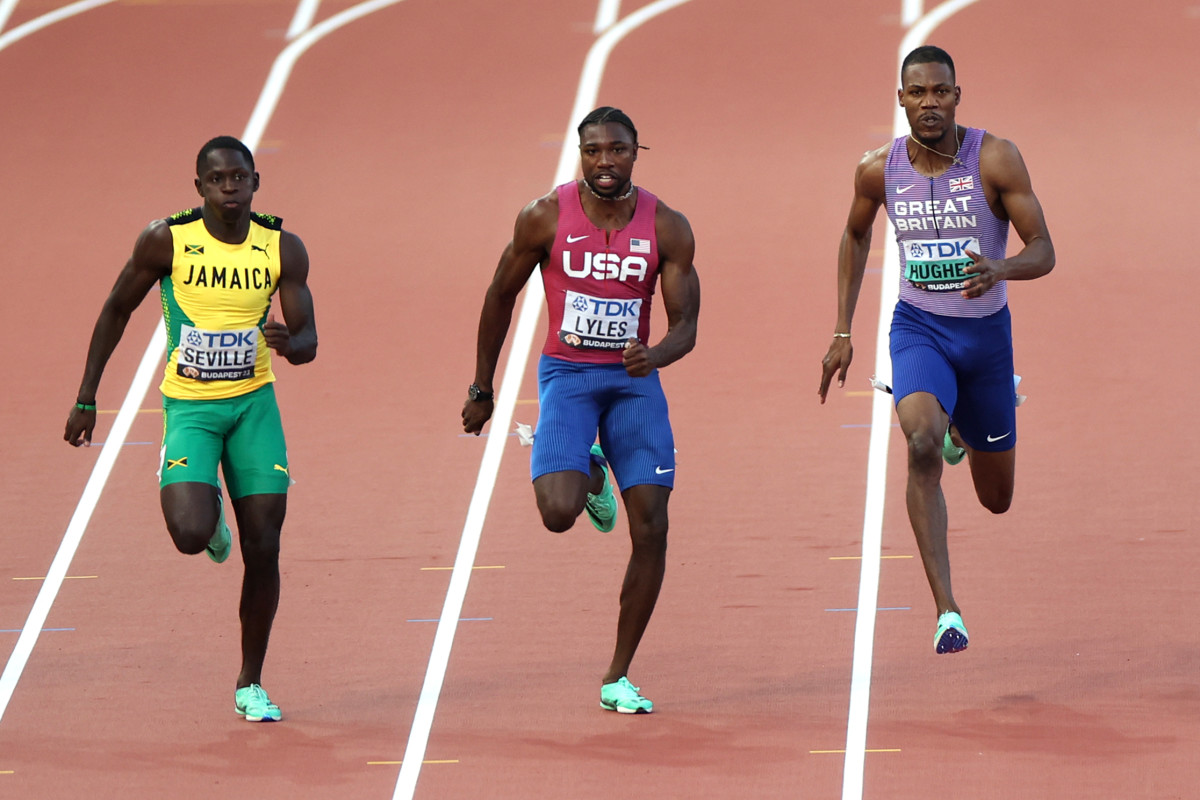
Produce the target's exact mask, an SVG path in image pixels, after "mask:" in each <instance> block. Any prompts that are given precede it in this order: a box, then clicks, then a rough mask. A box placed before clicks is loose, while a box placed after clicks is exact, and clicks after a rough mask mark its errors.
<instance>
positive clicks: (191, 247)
mask: <svg viewBox="0 0 1200 800" xmlns="http://www.w3.org/2000/svg"><path fill="white" fill-rule="evenodd" d="M183 254H184V255H185V256H202V255H204V245H202V244H185V245H184V246H183Z"/></svg>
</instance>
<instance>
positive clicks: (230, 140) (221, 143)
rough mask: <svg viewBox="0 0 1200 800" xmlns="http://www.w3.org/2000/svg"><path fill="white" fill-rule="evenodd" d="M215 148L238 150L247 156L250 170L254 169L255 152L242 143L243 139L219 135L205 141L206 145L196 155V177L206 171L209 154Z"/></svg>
mask: <svg viewBox="0 0 1200 800" xmlns="http://www.w3.org/2000/svg"><path fill="white" fill-rule="evenodd" d="M213 150H237V151H238V152H239V153H241V154H242V155H244V156H245V157H246V161H247V162H249V164H250V171H251V172H253V171H254V154H253V153H251V152H250V148H249V147H246V145H244V144H242V141H241V139H236V138H234V137H233V136H217V137H214V138H212V139H209V140H208V141H207V142H205V143H204V147H201V148H200V153H199V154H198V155H197V156H196V177H197V178H199V177H200V176H201V175H202V174H203V173H204V167H205V162H206V161H207V160H208V154H209V153H211V152H212V151H213Z"/></svg>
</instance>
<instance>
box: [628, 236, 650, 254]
mask: <svg viewBox="0 0 1200 800" xmlns="http://www.w3.org/2000/svg"><path fill="white" fill-rule="evenodd" d="M629 252H631V253H647V254H649V253H650V240H649V239H630V240H629Z"/></svg>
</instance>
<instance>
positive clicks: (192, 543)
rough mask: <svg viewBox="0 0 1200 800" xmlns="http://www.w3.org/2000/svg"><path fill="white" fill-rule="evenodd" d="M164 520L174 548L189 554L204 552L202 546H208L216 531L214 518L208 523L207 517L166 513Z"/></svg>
mask: <svg viewBox="0 0 1200 800" xmlns="http://www.w3.org/2000/svg"><path fill="white" fill-rule="evenodd" d="M166 522H167V532H168V533H169V534H171V541H172V542H173V543H174V544H175V548H176V549H177V550H178V551H179V552H181V553H184V554H186V555H189V556H194V555H196V554H197V553H202V552H204V548H205V547H207V546H208V543H209V541H211V540H212V537H213V534H214V533H216V531H217V520H216V519H215V518H214V519H213V520H212V522H211V523H209V521H208V520H207V519H196V518H195V517H184V516H182V515H168V516H167V517H166Z"/></svg>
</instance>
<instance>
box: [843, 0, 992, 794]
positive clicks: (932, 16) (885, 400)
mask: <svg viewBox="0 0 1200 800" xmlns="http://www.w3.org/2000/svg"><path fill="white" fill-rule="evenodd" d="M911 2H912V0H905V10H906V12H907V10H908V8H909V4H910V3H911ZM975 2H978V0H945V2H943V3H942V4H941V5H939V6H938V7H937V8H935V9H933V10H932V11H930V12H929V13H927V14H925V15H924V16H922V17H921V18H920V19H918V20H916V22H915V23H914V24H913V25H912V27H910V28H909V29H908V32H907V33H905V35H904V38H903V39H902V40H901V43H900V51H899V53H898V55H897V57H896V74H897V75H899V73H900V63H901V62H902V61H903V60H904V57H905V56H906V55H908V53H909V52H911V51H912V50H913V49H915V48H917V47H920V46H921V45H922V44H923V43H924V42H925V40H926V39H927V38H928V37H929V35H930V34H931V33H933V30H934V29H935V28H937V26H938V25H940V24H941V23H942V22H944V21H945V20H947V19H949V18H950V17H951V16H953V15H954V14H956V13H958V12H959V11H961V10H962V9H964V8H966V7H967V6H969V5H971V4H972V3H975ZM907 131H908V119H907V117H906V116H905V114H904V109H902V108H900V106H899V104H897V105H896V109H895V112H894V115H893V121H892V132H893V136H896V137H899V136H903V135H904V134H905V133H906V132H907ZM880 280H881V284H880V287H881V288H880V293H879V324H878V328H877V330H876V335H875V374H876V376H877V377H879V379H880V380H883V381H885V382H887V383H889V384H890V383H891V372H892V364H891V356H890V354H889V350H888V329H889V327H890V322H891V315H892V311H893V309H894V308H895V306H896V300H897V298H898V296H899V293H900V253H899V250H898V249H897V246H896V231H895V228H893V227H892V223H891V220H890V219H889V220H888V223H887V234H886V237H885V244H884V255H883V271H882V275H881V276H880ZM873 395H874V397H873V400H872V403H871V439H870V445H869V447H868V456H867V497H866V510H865V512H864V515H863V537H862V569H861V572H860V574H859V581H858V615H857V617H856V620H855V624H854V658H853V663H852V665H851V668H850V709H849V712H848V714H847V724H846V758H845V761H844V767H843V770H842V800H862V796H863V768H864V764H865V761H866V749H867V714H868V712H869V710H870V704H871V663H872V659H873V652H872V651H873V647H874V639H875V609H876V606H877V605H878V603H879V565H880V560H881V558H882V556H883V544H882V541H883V505H884V495H885V493H886V489H887V455H888V439H889V438H890V437H891V431H892V396H891V395H890V394H885V393H884V392H874V393H873Z"/></svg>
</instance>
